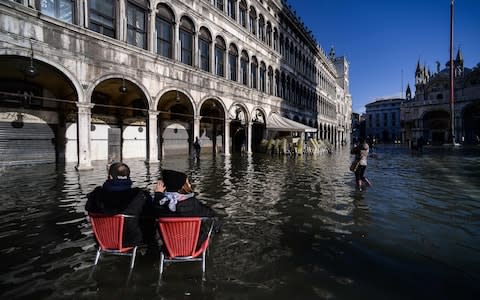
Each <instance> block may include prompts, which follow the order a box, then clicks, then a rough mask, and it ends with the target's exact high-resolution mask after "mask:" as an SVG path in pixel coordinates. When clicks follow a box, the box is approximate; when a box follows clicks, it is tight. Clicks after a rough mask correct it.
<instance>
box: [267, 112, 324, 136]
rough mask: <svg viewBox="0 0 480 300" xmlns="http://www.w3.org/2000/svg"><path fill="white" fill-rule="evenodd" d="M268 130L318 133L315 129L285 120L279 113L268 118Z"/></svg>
mask: <svg viewBox="0 0 480 300" xmlns="http://www.w3.org/2000/svg"><path fill="white" fill-rule="evenodd" d="M267 129H268V130H276V131H302V132H317V129H315V128H312V127H309V126H307V125H303V124H302V123H298V122H295V121H293V120H290V119H287V118H284V117H282V116H280V115H279V114H277V113H273V114H271V115H270V116H269V117H268V119H267Z"/></svg>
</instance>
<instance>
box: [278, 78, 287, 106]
mask: <svg viewBox="0 0 480 300" xmlns="http://www.w3.org/2000/svg"><path fill="white" fill-rule="evenodd" d="M280 84H281V89H280V95H279V97H282V98H283V99H285V100H286V97H285V89H286V87H285V73H283V72H282V78H281V83H280Z"/></svg>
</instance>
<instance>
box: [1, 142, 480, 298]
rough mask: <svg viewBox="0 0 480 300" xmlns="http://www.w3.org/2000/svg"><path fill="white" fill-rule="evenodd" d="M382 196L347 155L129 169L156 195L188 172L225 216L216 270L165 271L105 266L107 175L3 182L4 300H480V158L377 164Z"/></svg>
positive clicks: (99, 167)
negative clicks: (99, 233)
mask: <svg viewBox="0 0 480 300" xmlns="http://www.w3.org/2000/svg"><path fill="white" fill-rule="evenodd" d="M373 152H374V153H373V155H372V157H371V158H370V160H369V166H368V168H367V176H368V177H369V178H371V179H372V181H373V187H372V188H370V189H367V191H364V192H357V191H355V184H354V178H353V175H352V174H351V173H350V172H349V171H348V167H349V162H350V160H351V158H350V155H349V153H348V151H338V152H335V153H334V154H332V155H321V156H317V157H300V158H290V157H270V156H258V155H256V156H253V157H252V156H244V157H241V156H238V157H237V156H232V157H222V156H217V157H215V158H211V157H208V156H204V157H202V158H201V160H199V161H194V160H190V159H187V158H184V157H171V158H168V159H166V160H164V161H163V162H162V163H161V164H158V165H151V166H149V165H145V164H144V163H143V162H141V161H127V163H128V164H129V165H130V166H131V169H132V178H133V179H134V180H135V182H134V185H135V186H140V187H147V188H150V189H152V188H153V185H152V184H153V183H154V182H155V180H156V179H157V178H158V176H159V174H160V171H161V169H162V168H173V169H177V170H181V171H186V172H188V174H189V175H190V176H191V178H192V182H193V185H194V188H195V190H196V191H197V192H198V193H199V198H200V199H203V200H204V201H206V202H207V203H208V204H210V205H211V206H213V207H214V208H215V210H216V211H217V212H218V213H219V214H221V215H223V216H224V226H223V229H222V232H221V234H220V235H217V236H216V237H215V240H214V243H213V245H212V248H211V251H210V254H209V258H208V263H207V276H208V281H207V282H206V283H204V284H202V282H201V269H200V268H199V266H197V265H189V264H185V265H182V264H180V266H178V265H173V266H171V267H167V268H166V271H165V277H164V280H165V282H164V283H163V284H162V285H161V286H159V285H158V255H157V254H156V253H147V254H146V255H145V256H140V257H138V259H137V262H136V266H135V269H134V271H133V273H132V277H131V279H130V281H129V284H128V286H126V285H125V282H126V279H127V277H128V259H127V260H122V259H121V258H120V259H119V258H117V257H108V256H107V257H104V258H103V259H102V260H101V261H100V264H99V266H98V267H97V268H96V269H95V272H92V265H93V260H94V256H95V250H94V242H93V238H92V233H91V229H90V226H89V225H88V222H87V220H86V218H85V212H84V205H85V201H86V199H85V195H86V194H87V193H88V192H90V191H91V190H92V189H93V188H94V187H95V186H96V185H98V184H101V183H102V182H103V180H104V179H105V178H106V166H105V164H104V163H97V164H95V165H94V167H95V170H93V171H88V172H76V171H74V169H73V166H71V165H67V166H55V165H42V166H29V167H15V168H7V169H3V170H1V172H2V174H1V176H0V185H1V186H2V193H0V211H1V213H2V218H1V219H0V243H1V245H2V248H1V252H0V254H1V256H0V257H1V260H2V263H1V265H2V271H3V272H2V274H1V275H0V282H1V285H0V288H1V291H2V298H6V297H9V298H35V299H42V298H44V299H47V298H48V299H60V298H72V297H73V298H88V299H115V298H118V297H120V296H122V297H127V298H128V296H131V297H133V298H142V297H143V298H154V297H156V298H160V299H179V298H182V299H183V298H185V297H190V298H192V299H212V298H215V299H245V298H246V295H248V298H251V299H272V298H275V299H300V298H303V299H313V298H336V299H359V298H374V299H375V298H378V299H380V298H381V299H385V298H388V299H405V298H408V299H412V298H440V299H442V298H443V299H446V298H462V299H469V298H472V299H473V298H478V295H479V294H478V293H479V290H478V288H477V284H475V283H476V282H478V280H479V279H480V246H479V245H480V237H479V236H480V204H479V201H478V200H479V199H480V172H478V165H479V163H480V149H478V148H473V149H458V150H456V151H453V152H451V151H445V150H441V149H433V148H431V149H425V152H424V153H423V154H420V155H414V156H412V155H411V154H410V152H408V151H407V150H406V149H404V148H400V147H383V148H382V147H381V148H378V149H376V150H375V151H373Z"/></svg>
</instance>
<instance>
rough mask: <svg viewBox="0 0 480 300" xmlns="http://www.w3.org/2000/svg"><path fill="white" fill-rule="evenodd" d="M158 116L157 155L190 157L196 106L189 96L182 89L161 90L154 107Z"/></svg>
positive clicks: (169, 88)
mask: <svg viewBox="0 0 480 300" xmlns="http://www.w3.org/2000/svg"><path fill="white" fill-rule="evenodd" d="M156 108H157V110H158V111H159V112H160V113H159V115H158V121H157V122H158V123H157V126H158V131H157V132H158V137H159V138H158V147H159V149H160V151H159V155H160V157H163V156H165V155H175V154H181V155H190V154H191V152H192V145H193V138H194V137H193V128H194V117H195V116H196V115H197V113H196V106H195V103H194V101H193V98H192V97H191V95H190V94H189V93H188V92H186V91H185V90H184V89H183V88H177V87H173V88H172V87H168V88H165V89H163V90H162V94H160V97H159V98H158V103H157V106H156Z"/></svg>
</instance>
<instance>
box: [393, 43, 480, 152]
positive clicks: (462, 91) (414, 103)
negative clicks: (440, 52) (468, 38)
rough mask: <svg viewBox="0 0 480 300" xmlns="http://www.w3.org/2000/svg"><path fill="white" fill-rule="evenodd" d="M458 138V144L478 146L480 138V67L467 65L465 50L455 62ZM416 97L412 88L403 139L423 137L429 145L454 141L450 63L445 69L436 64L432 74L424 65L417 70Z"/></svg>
mask: <svg viewBox="0 0 480 300" xmlns="http://www.w3.org/2000/svg"><path fill="white" fill-rule="evenodd" d="M454 67H455V70H454V74H455V81H454V87H455V89H454V114H453V118H454V128H455V132H454V137H455V141H456V142H457V143H463V144H474V143H478V136H480V64H479V65H477V66H476V67H474V68H472V69H470V68H466V67H465V66H464V61H463V56H462V53H461V51H460V50H459V51H458V52H457V56H456V59H455V61H454ZM415 88H416V90H415V97H414V98H413V99H412V98H411V96H410V93H409V90H410V89H409V88H408V90H407V94H406V97H407V99H406V101H404V102H403V103H402V106H401V119H402V124H403V125H402V140H403V142H407V141H417V140H418V139H420V138H422V139H423V140H424V141H425V142H427V143H429V144H443V143H448V142H451V138H450V134H451V133H450V132H451V126H450V124H451V123H450V122H451V115H452V113H451V109H450V63H449V62H447V63H446V68H445V69H443V70H441V69H440V63H439V62H437V63H436V72H435V73H432V72H431V71H430V70H428V69H427V68H426V67H425V66H422V65H421V64H420V62H418V63H417V68H416V71H415Z"/></svg>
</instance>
